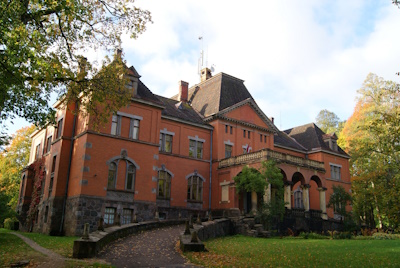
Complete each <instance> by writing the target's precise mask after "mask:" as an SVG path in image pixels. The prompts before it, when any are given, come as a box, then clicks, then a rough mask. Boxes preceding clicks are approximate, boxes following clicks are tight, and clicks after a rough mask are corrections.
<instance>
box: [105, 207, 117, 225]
mask: <svg viewBox="0 0 400 268" xmlns="http://www.w3.org/2000/svg"><path fill="white" fill-rule="evenodd" d="M114 218H115V208H106V210H105V212H104V224H108V225H111V224H114Z"/></svg>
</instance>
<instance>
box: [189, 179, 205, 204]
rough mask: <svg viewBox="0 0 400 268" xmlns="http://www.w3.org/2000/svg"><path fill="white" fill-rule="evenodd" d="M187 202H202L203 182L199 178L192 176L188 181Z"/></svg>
mask: <svg viewBox="0 0 400 268" xmlns="http://www.w3.org/2000/svg"><path fill="white" fill-rule="evenodd" d="M187 200H191V201H202V200H203V181H202V179H201V178H200V177H199V176H192V177H190V178H189V179H188V191H187Z"/></svg>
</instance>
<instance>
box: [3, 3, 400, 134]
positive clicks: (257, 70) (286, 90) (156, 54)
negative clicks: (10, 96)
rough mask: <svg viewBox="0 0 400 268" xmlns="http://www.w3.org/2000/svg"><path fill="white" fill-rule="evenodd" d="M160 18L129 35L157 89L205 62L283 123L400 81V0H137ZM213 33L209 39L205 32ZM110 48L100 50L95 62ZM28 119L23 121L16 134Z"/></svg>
mask: <svg viewBox="0 0 400 268" xmlns="http://www.w3.org/2000/svg"><path fill="white" fill-rule="evenodd" d="M135 4H136V5H137V6H139V7H141V8H144V9H148V10H149V11H150V12H151V13H152V16H153V22H154V23H153V24H149V25H148V29H147V31H146V32H145V33H144V34H142V35H141V36H139V38H138V39H136V40H131V39H129V38H128V37H127V36H124V37H123V38H122V39H123V43H122V48H123V51H124V54H125V59H126V61H127V63H128V65H129V66H130V65H133V66H135V68H136V70H137V71H138V72H139V74H140V75H141V76H142V77H141V80H142V81H143V82H144V83H145V84H146V85H147V86H148V87H149V89H150V90H152V91H153V92H154V93H155V94H159V95H163V96H166V97H170V96H172V95H175V94H176V93H177V91H178V81H180V80H184V81H187V82H189V86H193V85H195V84H196V83H198V82H199V77H198V74H197V69H198V67H197V62H198V58H199V55H200V50H201V48H202V45H203V48H204V50H205V54H206V57H205V60H207V62H208V66H211V65H212V64H214V65H215V72H214V74H216V73H219V72H224V73H227V74H230V75H233V76H235V77H238V78H240V79H243V80H244V81H245V85H246V87H247V89H248V90H249V91H250V93H251V94H252V95H253V97H254V99H255V100H256V102H257V103H258V105H259V106H260V107H261V109H262V110H263V111H264V113H265V114H266V115H267V116H269V117H274V118H275V124H276V125H277V127H278V128H280V129H288V128H291V127H294V126H298V125H303V124H307V123H310V122H314V121H315V117H316V116H317V114H318V112H319V111H320V110H322V109H328V110H330V111H332V112H334V113H336V114H337V115H338V116H339V118H340V119H341V120H346V119H347V118H349V117H350V116H351V114H352V112H353V109H354V106H355V98H356V95H357V90H358V89H359V88H360V87H361V85H362V83H363V81H364V79H365V78H366V77H367V75H368V73H370V72H372V73H375V74H377V75H378V76H381V77H383V78H384V79H387V80H394V81H396V82H399V81H400V77H398V76H396V75H395V73H396V72H399V71H400V35H399V34H398V32H399V28H400V9H398V8H397V7H395V6H394V5H393V4H392V1H391V0H374V1H372V0H352V1H348V0H343V1H342V0H338V1H325V0H323V1H321V0H308V1H286V0H279V1H278V0H276V1H255V0H254V1H246V2H244V1H236V0H229V1H227V0H219V1H211V0H203V1H195V0H185V1H178V0H169V1H165V0H147V1H145V0H137V1H135ZM199 36H203V42H201V41H199V39H198V37H199ZM103 56H104V53H102V52H100V51H97V52H90V53H89V54H88V57H89V60H94V59H97V60H101V59H102V57H103ZM25 125H27V123H26V122H24V121H20V120H18V121H15V124H14V126H10V132H13V131H15V130H16V129H18V128H20V127H22V126H25Z"/></svg>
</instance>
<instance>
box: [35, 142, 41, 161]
mask: <svg viewBox="0 0 400 268" xmlns="http://www.w3.org/2000/svg"><path fill="white" fill-rule="evenodd" d="M40 145H41V143H38V144H37V145H36V149H35V160H38V159H39V155H40Z"/></svg>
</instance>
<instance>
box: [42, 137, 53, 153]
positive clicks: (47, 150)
mask: <svg viewBox="0 0 400 268" xmlns="http://www.w3.org/2000/svg"><path fill="white" fill-rule="evenodd" d="M52 138H53V136H49V137H47V140H46V148H45V150H44V151H45V153H48V152H50V148H51V139H52Z"/></svg>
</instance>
